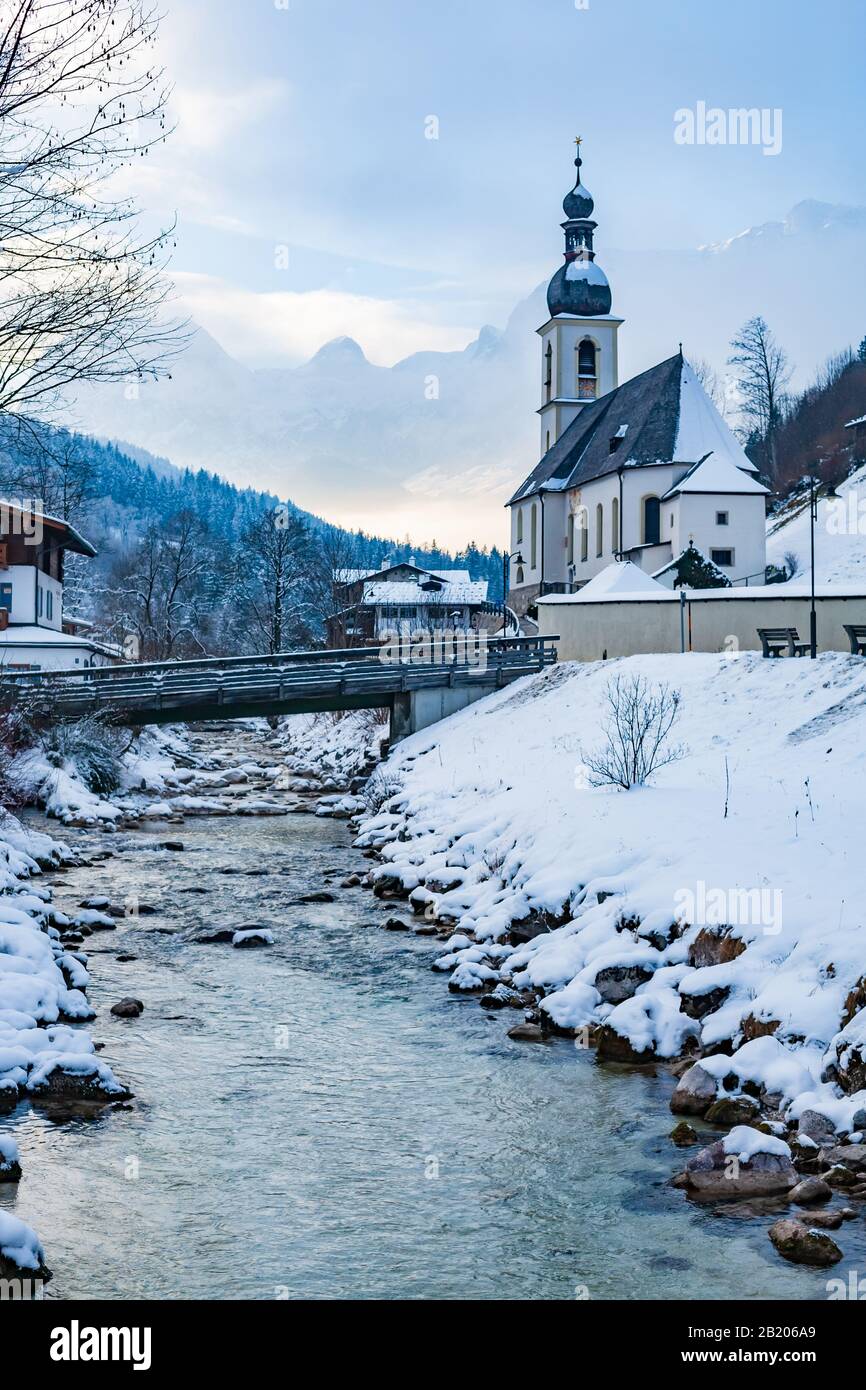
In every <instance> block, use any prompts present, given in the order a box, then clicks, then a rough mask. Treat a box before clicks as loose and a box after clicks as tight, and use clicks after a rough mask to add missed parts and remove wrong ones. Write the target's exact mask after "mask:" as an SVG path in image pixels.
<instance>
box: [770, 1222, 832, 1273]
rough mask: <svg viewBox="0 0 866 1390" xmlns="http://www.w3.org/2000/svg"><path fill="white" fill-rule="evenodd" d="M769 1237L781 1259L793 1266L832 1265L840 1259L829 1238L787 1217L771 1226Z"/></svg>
mask: <svg viewBox="0 0 866 1390" xmlns="http://www.w3.org/2000/svg"><path fill="white" fill-rule="evenodd" d="M769 1236H770V1240H771V1241H772V1242H773V1244H774V1245H775V1247H776V1249H777V1250H778V1252H779V1254H780V1255H781V1256H782V1257H783V1259H786V1260H791V1261H792V1263H793V1264H798V1265H834V1264H836V1263H837V1262H838V1261H839V1260H841V1258H842V1251H841V1250H840V1249H839V1247H838V1245H837V1244H836V1242H835V1240H832V1239H831V1237H830V1236H826V1235H824V1234H823V1232H821V1231H816V1230H810V1229H809V1227H808V1226H806V1225H804V1224H803V1222H802V1221H792V1220H791V1219H790V1218H789V1217H785V1218H784V1219H783V1220H782V1221H777V1222H776V1223H775V1224H774V1225H773V1226H771V1227H770V1230H769Z"/></svg>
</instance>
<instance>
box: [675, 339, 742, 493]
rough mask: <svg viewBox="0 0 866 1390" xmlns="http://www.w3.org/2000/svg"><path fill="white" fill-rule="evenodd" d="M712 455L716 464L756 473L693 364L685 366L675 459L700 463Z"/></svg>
mask: <svg viewBox="0 0 866 1390" xmlns="http://www.w3.org/2000/svg"><path fill="white" fill-rule="evenodd" d="M708 452H712V454H713V456H714V457H715V459H716V460H718V461H721V462H726V463H728V464H729V465H730V466H731V467H733V468H737V469H745V471H746V473H754V472H755V471H756V470H755V465H754V464H753V463H752V462H751V461H750V460H749V458H748V457H747V455H746V452H745V450H744V449H743V447H742V445H741V444H740V442H739V441H738V439H737V438H736V436H735V435H734V433H733V431H732V430H731V429H730V428H729V426H728V425H726V424H725V421H724V420H723V419H722V417H721V415H720V414H719V412H718V411H717V410H716V407H715V406H714V405H713V403H712V401H711V400H710V398H709V396H708V395H707V393H706V391H705V390H704V388H703V386H702V385H701V383H700V382H699V381H698V378H697V377H696V376H695V373H694V371H693V370H692V368H691V366H690V365H689V363H688V362H683V369H682V372H681V373H680V412H679V423H678V425H677V437H676V442H675V444H674V459H675V460H676V461H677V462H680V463H697V462H698V461H699V460H700V459H702V458H704V456H705V455H706V454H707V453H708Z"/></svg>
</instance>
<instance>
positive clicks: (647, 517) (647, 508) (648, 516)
mask: <svg viewBox="0 0 866 1390" xmlns="http://www.w3.org/2000/svg"><path fill="white" fill-rule="evenodd" d="M660 539H661V503H660V502H659V499H658V498H657V497H645V498H644V499H643V540H644V545H658V543H659V540H660Z"/></svg>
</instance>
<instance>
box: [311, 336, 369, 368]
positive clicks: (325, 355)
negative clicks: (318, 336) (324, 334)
mask: <svg viewBox="0 0 866 1390" xmlns="http://www.w3.org/2000/svg"><path fill="white" fill-rule="evenodd" d="M352 362H364V363H367V365H368V366H369V365H370V363H369V362H368V361H367V358H366V357H365V355H364V349H363V348H362V347H361V344H360V343H357V342H356V341H355V339H354V338H349V337H347V336H346V335H345V334H344V335H343V336H341V337H339V338H331V339H330V341H329V342H327V343H323V344H322V346H321V347H320V348H319V351H318V352H316V353H314V354H313V356H312V357H311V358H310V360H309V362H307V363H306V364H305V365H306V366H307V367H312V366H314V365H317V364H318V365H319V366H322V365H325V366H329V367H344V366H348V365H349V364H350V363H352Z"/></svg>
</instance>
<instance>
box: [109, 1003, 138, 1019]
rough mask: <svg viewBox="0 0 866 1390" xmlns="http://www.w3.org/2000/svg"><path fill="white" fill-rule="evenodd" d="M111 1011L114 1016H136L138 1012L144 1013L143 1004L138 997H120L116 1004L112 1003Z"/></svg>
mask: <svg viewBox="0 0 866 1390" xmlns="http://www.w3.org/2000/svg"><path fill="white" fill-rule="evenodd" d="M111 1012H112V1013H113V1014H114V1015H115V1017H116V1018H138V1016H139V1014H143V1013H144V1005H143V1004H142V1002H141V1000H140V999H131V998H126V999H121V1000H119V1001H118V1003H117V1004H112V1006H111Z"/></svg>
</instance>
